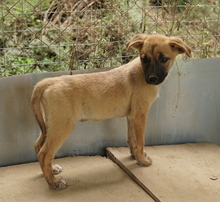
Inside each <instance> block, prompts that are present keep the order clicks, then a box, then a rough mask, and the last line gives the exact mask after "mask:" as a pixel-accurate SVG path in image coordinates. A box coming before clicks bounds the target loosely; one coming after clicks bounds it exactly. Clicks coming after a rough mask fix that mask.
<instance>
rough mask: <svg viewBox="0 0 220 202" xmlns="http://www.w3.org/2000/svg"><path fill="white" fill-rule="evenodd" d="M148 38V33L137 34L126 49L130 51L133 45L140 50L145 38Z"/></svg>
mask: <svg viewBox="0 0 220 202" xmlns="http://www.w3.org/2000/svg"><path fill="white" fill-rule="evenodd" d="M146 38H147V35H146V34H137V35H135V36H134V37H133V38H132V39H131V40H130V41H128V42H127V44H126V51H129V50H130V48H131V46H133V47H134V48H136V49H137V50H138V51H140V49H141V48H142V47H143V44H144V40H145V39H146Z"/></svg>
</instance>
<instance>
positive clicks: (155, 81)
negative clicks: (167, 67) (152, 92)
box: [145, 74, 167, 85]
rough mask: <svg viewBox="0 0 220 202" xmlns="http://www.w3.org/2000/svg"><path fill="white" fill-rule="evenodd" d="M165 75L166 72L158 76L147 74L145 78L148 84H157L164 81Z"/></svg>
mask: <svg viewBox="0 0 220 202" xmlns="http://www.w3.org/2000/svg"><path fill="white" fill-rule="evenodd" d="M166 76H167V74H166V75H164V76H160V77H159V76H157V75H154V74H152V75H149V76H147V77H146V78H145V79H146V82H147V83H148V84H151V85H159V84H160V83H162V82H163V81H164V79H165V78H166Z"/></svg>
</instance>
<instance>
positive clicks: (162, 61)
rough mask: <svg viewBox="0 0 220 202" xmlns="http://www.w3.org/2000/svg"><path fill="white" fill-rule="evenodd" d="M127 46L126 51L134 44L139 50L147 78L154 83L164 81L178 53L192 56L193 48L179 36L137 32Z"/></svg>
mask: <svg viewBox="0 0 220 202" xmlns="http://www.w3.org/2000/svg"><path fill="white" fill-rule="evenodd" d="M126 46H127V48H126V51H128V50H129V49H130V47H132V46H133V47H134V48H136V49H137V50H138V51H139V54H140V60H141V64H142V68H143V71H144V74H145V80H146V82H147V83H148V84H152V85H158V84H160V83H162V82H163V81H164V79H165V78H166V76H167V75H168V72H169V70H170V68H171V67H172V65H173V62H174V59H175V57H176V56H177V55H178V54H182V53H186V55H187V56H188V57H191V49H190V48H189V47H188V46H187V45H186V44H185V43H184V42H183V41H182V40H181V39H180V38H177V37H167V36H162V35H149V36H148V35H146V34H137V35H136V36H134V37H133V38H132V39H131V40H130V41H128V43H127V44H126Z"/></svg>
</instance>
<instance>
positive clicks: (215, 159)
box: [107, 143, 220, 202]
mask: <svg viewBox="0 0 220 202" xmlns="http://www.w3.org/2000/svg"><path fill="white" fill-rule="evenodd" d="M145 151H146V152H147V154H148V155H149V157H151V158H152V160H153V164H152V165H151V166H150V167H147V168H146V167H140V166H138V165H137V164H135V162H134V160H132V159H131V158H130V157H129V149H128V148H108V149H107V153H108V154H109V156H110V157H111V159H112V160H113V161H115V162H116V163H117V164H118V165H119V166H120V167H121V168H122V169H123V170H124V171H125V172H126V173H127V174H129V175H130V176H131V177H132V178H133V179H134V180H135V181H136V183H137V184H139V185H140V186H142V187H143V189H145V190H146V192H148V193H149V194H151V195H152V196H153V197H154V199H155V201H158V202H164V201H166V202H219V201H220V191H219V190H220V158H219V157H220V147H219V146H217V145H215V144H212V143H195V144H181V145H161V146H153V147H145Z"/></svg>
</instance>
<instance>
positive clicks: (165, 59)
mask: <svg viewBox="0 0 220 202" xmlns="http://www.w3.org/2000/svg"><path fill="white" fill-rule="evenodd" d="M169 59H170V58H165V57H162V58H161V62H162V63H166V62H167V61H168V60H169Z"/></svg>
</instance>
